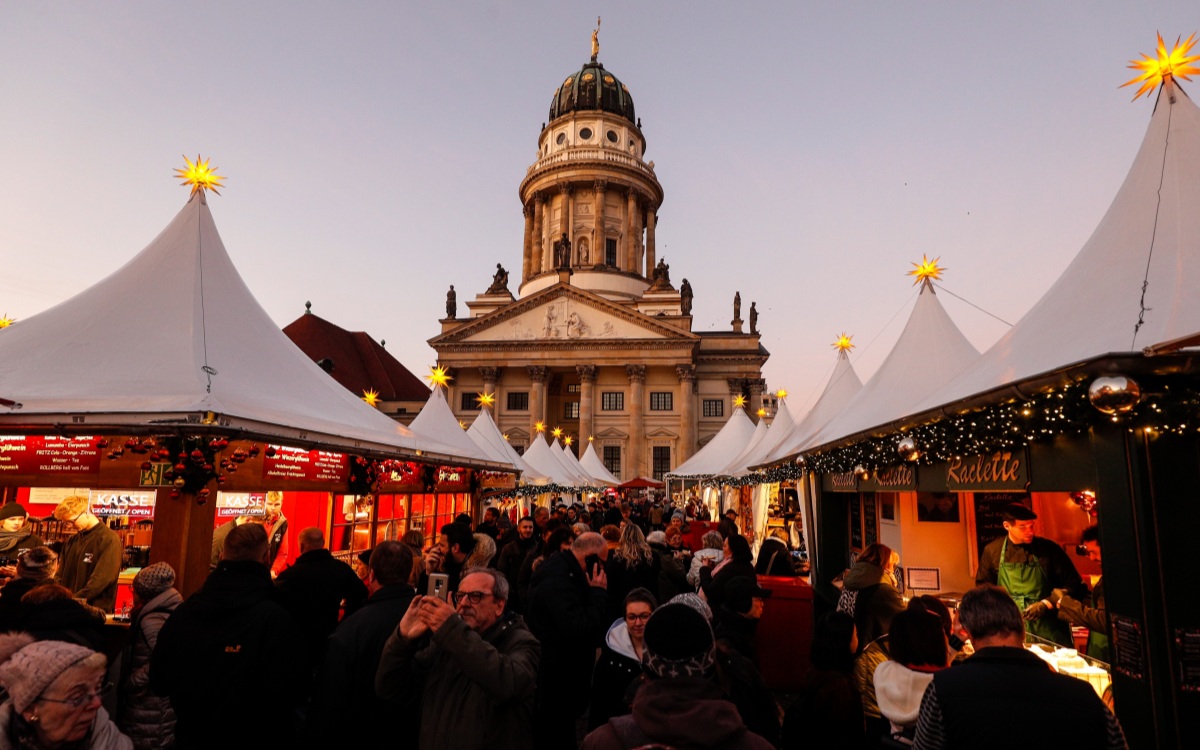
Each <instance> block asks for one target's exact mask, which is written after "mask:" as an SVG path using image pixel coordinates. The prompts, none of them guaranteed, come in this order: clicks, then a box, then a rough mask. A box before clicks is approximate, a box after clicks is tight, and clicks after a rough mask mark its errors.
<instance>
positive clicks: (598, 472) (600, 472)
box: [579, 443, 621, 487]
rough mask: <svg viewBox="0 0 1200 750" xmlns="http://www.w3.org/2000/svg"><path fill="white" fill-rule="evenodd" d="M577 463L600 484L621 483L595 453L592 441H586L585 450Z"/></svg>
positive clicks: (614, 485) (611, 484)
mask: <svg viewBox="0 0 1200 750" xmlns="http://www.w3.org/2000/svg"><path fill="white" fill-rule="evenodd" d="M579 465H580V466H582V467H583V468H584V470H585V471H586V472H587V473H588V474H589V475H591V476H592V477H594V478H595V479H596V481H598V482H599V483H600V484H607V485H610V486H612V487H616V486H617V485H618V484H620V483H621V480H619V479H617V478H616V477H615V476H613V473H612V472H611V471H609V470H608V469H607V468H605V466H604V462H603V461H601V460H600V456H598V455H596V446H595V445H593V444H592V443H588V447H587V450H585V451H584V452H583V458H581V459H579Z"/></svg>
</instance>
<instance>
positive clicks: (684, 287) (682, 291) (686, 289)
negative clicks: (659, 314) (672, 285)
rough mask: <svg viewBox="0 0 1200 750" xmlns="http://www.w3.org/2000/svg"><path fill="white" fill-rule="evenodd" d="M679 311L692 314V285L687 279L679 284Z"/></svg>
mask: <svg viewBox="0 0 1200 750" xmlns="http://www.w3.org/2000/svg"><path fill="white" fill-rule="evenodd" d="M679 311H680V312H681V313H683V314H684V315H691V314H692V285H691V283H690V282H689V281H688V280H687V279H684V280H683V283H681V284H680V285H679Z"/></svg>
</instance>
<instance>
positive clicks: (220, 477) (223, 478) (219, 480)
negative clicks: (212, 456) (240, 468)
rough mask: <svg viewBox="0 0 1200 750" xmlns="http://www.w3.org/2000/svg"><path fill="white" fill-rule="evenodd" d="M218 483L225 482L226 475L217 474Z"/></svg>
mask: <svg viewBox="0 0 1200 750" xmlns="http://www.w3.org/2000/svg"><path fill="white" fill-rule="evenodd" d="M217 484H225V475H224V474H218V475H217Z"/></svg>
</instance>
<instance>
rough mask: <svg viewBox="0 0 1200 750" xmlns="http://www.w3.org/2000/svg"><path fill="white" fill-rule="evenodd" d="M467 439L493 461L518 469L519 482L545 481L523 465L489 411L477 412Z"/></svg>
mask: <svg viewBox="0 0 1200 750" xmlns="http://www.w3.org/2000/svg"><path fill="white" fill-rule="evenodd" d="M467 437H469V438H471V439H472V440H474V441H475V445H477V446H479V449H480V450H482V451H483V452H484V453H486V454H487V455H489V456H491V457H492V459H493V460H496V461H506V462H508V463H511V464H512V465H513V466H515V467H516V468H518V469H520V470H521V481H523V482H525V483H526V484H532V483H536V482H539V481H543V482H544V481H545V480H546V479H547V477H545V476H543V475H542V474H541V473H540V472H538V471H537V470H536V469H534V468H533V467H532V466H530V465H529V464H527V463H525V459H523V458H521V454H520V453H517V449H516V448H514V447H512V445H511V444H509V442H508V441H507V440H505V439H504V433H502V432H500V428H499V427H497V426H496V422H495V420H493V419H492V415H491V412H490V411H489V410H487V409H480V410H479V414H478V415H477V416H476V417H475V421H474V422H472V423H471V426H470V427H469V428H468V429H467Z"/></svg>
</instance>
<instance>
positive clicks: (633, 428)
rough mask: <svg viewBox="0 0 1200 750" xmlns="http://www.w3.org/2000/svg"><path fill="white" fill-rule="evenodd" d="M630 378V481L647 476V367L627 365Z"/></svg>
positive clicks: (627, 373) (626, 368)
mask: <svg viewBox="0 0 1200 750" xmlns="http://www.w3.org/2000/svg"><path fill="white" fill-rule="evenodd" d="M625 374H626V375H628V376H629V461H628V462H627V463H628V466H629V469H630V471H631V472H632V473H631V474H630V475H629V478H630V479H633V478H635V477H640V476H646V475H647V471H646V423H645V419H646V412H645V403H644V402H645V391H646V366H645V365H625Z"/></svg>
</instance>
